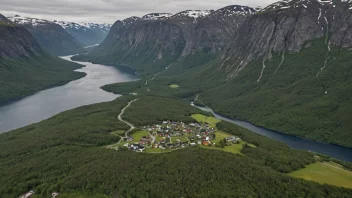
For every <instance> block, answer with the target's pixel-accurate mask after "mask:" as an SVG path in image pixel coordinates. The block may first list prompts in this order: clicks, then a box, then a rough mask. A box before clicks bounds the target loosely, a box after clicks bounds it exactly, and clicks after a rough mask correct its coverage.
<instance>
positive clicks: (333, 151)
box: [197, 106, 352, 162]
mask: <svg viewBox="0 0 352 198" xmlns="http://www.w3.org/2000/svg"><path fill="white" fill-rule="evenodd" d="M197 107H198V108H199V109H201V110H203V111H207V112H211V113H213V114H214V116H215V117H216V118H218V119H219V120H224V121H227V122H231V123H233V124H236V125H239V126H241V127H243V128H246V129H248V130H250V131H252V132H254V133H257V134H260V135H263V136H266V137H268V138H270V139H274V140H277V141H280V142H283V143H285V144H287V145H288V146H290V147H291V148H295V149H299V150H307V151H313V152H316V153H321V154H325V155H328V156H330V157H333V158H336V159H340V160H344V161H349V162H352V148H346V147H342V146H337V145H332V144H324V143H319V142H314V141H309V140H305V139H302V138H298V137H294V136H290V135H286V134H283V133H279V132H276V131H272V130H268V129H265V128H262V127H258V126H255V125H253V124H251V123H249V122H245V121H240V120H234V119H229V118H226V117H224V116H221V115H219V114H217V113H215V112H213V111H212V110H211V109H208V108H205V107H200V106H197Z"/></svg>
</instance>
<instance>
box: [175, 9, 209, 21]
mask: <svg viewBox="0 0 352 198" xmlns="http://www.w3.org/2000/svg"><path fill="white" fill-rule="evenodd" d="M213 11H214V10H185V11H182V12H179V13H177V14H175V15H173V16H172V18H194V19H197V18H201V17H205V16H207V15H209V14H210V13H212V12H213Z"/></svg>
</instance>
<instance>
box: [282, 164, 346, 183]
mask: <svg viewBox="0 0 352 198" xmlns="http://www.w3.org/2000/svg"><path fill="white" fill-rule="evenodd" d="M289 175H290V176H292V177H296V178H302V179H305V180H309V181H314V182H317V183H320V184H330V185H335V186H340V187H345V188H352V172H351V171H348V170H345V169H343V167H342V166H340V165H339V164H336V163H334V162H317V163H314V164H311V165H308V166H306V168H304V169H301V170H298V171H295V172H292V173H289Z"/></svg>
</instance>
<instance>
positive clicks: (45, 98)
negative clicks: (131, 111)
mask: <svg viewBox="0 0 352 198" xmlns="http://www.w3.org/2000/svg"><path fill="white" fill-rule="evenodd" d="M70 57H71V56H65V57H61V58H63V59H65V60H71V59H70ZM73 62H75V61H73ZM76 63H79V64H82V65H85V67H83V68H81V69H78V70H76V71H79V72H84V73H86V74H87V75H86V76H85V77H83V78H81V79H78V80H75V81H71V82H70V83H68V84H66V85H63V86H59V87H54V88H51V89H47V90H44V91H40V92H38V93H35V94H33V95H31V96H28V97H25V98H23V99H20V100H18V101H15V102H12V103H10V104H8V105H5V106H2V107H0V133H3V132H7V131H10V130H13V129H17V128H20V127H24V126H27V125H29V124H32V123H36V122H39V121H42V120H44V119H47V118H50V117H52V116H53V115H55V114H58V113H60V112H63V111H66V110H69V109H73V108H76V107H79V106H83V105H89V104H94V103H100V102H108V101H112V100H114V99H116V98H117V97H119V95H115V94H112V93H108V92H106V91H104V90H102V89H100V87H101V86H103V85H107V84H112V83H118V82H129V81H135V80H138V77H137V76H135V75H133V74H131V73H125V72H123V71H122V70H119V69H118V68H116V67H113V66H105V65H99V64H92V63H87V62H76Z"/></svg>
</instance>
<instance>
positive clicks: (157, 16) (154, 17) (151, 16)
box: [142, 13, 172, 20]
mask: <svg viewBox="0 0 352 198" xmlns="http://www.w3.org/2000/svg"><path fill="white" fill-rule="evenodd" d="M171 16H172V14H171V13H151V14H147V15H145V16H143V17H142V19H143V20H158V19H167V18H169V17H171Z"/></svg>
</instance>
